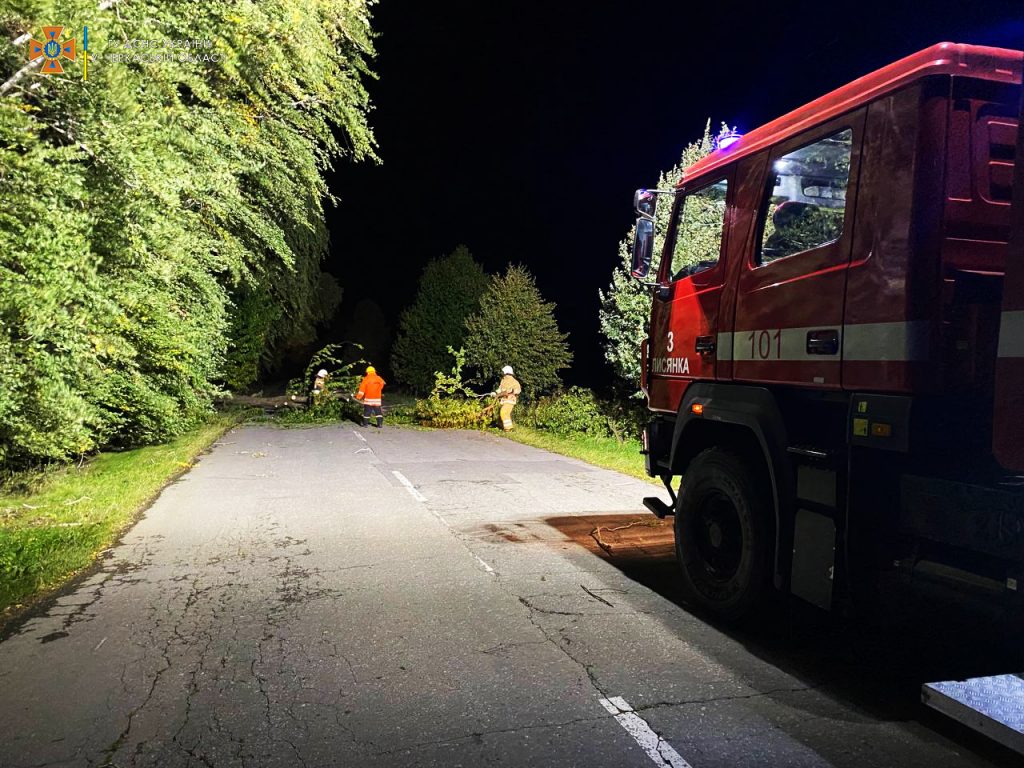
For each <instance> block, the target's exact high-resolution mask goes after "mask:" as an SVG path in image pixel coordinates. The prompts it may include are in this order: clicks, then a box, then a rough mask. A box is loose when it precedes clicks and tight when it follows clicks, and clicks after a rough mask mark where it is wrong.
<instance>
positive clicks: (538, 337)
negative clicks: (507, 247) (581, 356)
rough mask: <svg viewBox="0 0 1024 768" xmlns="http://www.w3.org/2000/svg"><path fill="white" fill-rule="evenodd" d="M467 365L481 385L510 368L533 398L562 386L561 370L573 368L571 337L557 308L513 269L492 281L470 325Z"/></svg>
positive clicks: (521, 272)
mask: <svg viewBox="0 0 1024 768" xmlns="http://www.w3.org/2000/svg"><path fill="white" fill-rule="evenodd" d="M466 329H467V330H468V331H469V334H468V335H467V337H466V362H467V363H468V364H469V365H471V366H473V367H474V368H476V369H477V372H478V375H477V380H478V381H491V380H493V379H494V377H495V376H498V375H500V371H501V369H502V367H504V366H506V365H511V366H512V367H513V368H514V369H515V372H516V377H517V378H518V379H519V380H520V381H521V382H522V384H523V388H524V391H525V392H526V393H527V394H528V395H529V396H537V395H542V394H544V393H547V392H551V391H553V390H555V389H557V388H558V387H559V386H560V385H561V379H560V378H559V371H562V370H564V369H566V368H568V367H569V366H570V365H572V352H570V351H569V344H568V341H567V340H568V338H569V336H568V334H565V333H562V332H561V331H560V330H559V329H558V323H557V322H556V321H555V305H554V304H553V303H552V302H549V301H545V300H544V298H543V297H542V296H541V294H540V291H539V290H538V289H537V285H536V283H535V282H534V279H533V275H531V274H530V273H529V272H528V271H527V270H526V269H524V268H523V267H520V266H515V265H513V266H510V267H509V268H508V270H507V271H506V272H505V274H504V275H497V276H495V277H493V278H491V282H490V285H489V286H488V288H487V292H486V293H485V294H484V295H483V298H481V299H480V310H479V311H478V312H477V313H475V314H473V315H472V316H470V317H469V319H467V320H466Z"/></svg>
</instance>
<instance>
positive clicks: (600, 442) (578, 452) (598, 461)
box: [499, 424, 657, 483]
mask: <svg viewBox="0 0 1024 768" xmlns="http://www.w3.org/2000/svg"><path fill="white" fill-rule="evenodd" d="M499 434H504V435H505V436H507V437H508V438H509V439H511V440H515V441H516V442H517V443H524V444H525V445H532V446H533V447H534V448H543V449H545V450H547V451H551V452H552V453H560V454H562V455H563V456H571V457H572V458H574V459H580V460H581V461H585V462H587V463H588V464H593V465H594V466H597V467H603V468H604V469H614V470H615V471H616V472H622V473H623V474H626V475H632V476H633V477H637V478H640V479H641V480H648V481H650V482H652V483H655V482H657V481H655V480H653V479H651V478H649V477H648V476H647V472H646V471H644V457H643V456H641V455H640V441H638V440H625V441H623V442H621V443H620V442H619V441H617V440H616V439H615V438H613V437H589V436H587V435H556V434H554V433H552V432H546V431H542V430H539V429H533V428H531V427H524V426H522V425H520V424H517V425H516V428H515V429H514V430H513V431H511V432H503V433H499Z"/></svg>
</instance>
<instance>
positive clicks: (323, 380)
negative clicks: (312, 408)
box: [310, 368, 327, 405]
mask: <svg viewBox="0 0 1024 768" xmlns="http://www.w3.org/2000/svg"><path fill="white" fill-rule="evenodd" d="M326 389H327V371H326V370H324V369H323V368H321V369H320V370H319V371H317V372H316V378H315V379H313V393H312V395H311V396H310V400H311V401H312V403H313V405H318V404H319V403H320V401H321V400H322V399H323V397H324V392H325V391H326Z"/></svg>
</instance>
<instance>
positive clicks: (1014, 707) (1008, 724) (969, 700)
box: [921, 675, 1024, 755]
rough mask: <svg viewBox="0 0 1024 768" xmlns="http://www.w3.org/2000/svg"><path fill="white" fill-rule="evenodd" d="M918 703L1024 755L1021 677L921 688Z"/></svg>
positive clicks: (938, 684)
mask: <svg viewBox="0 0 1024 768" xmlns="http://www.w3.org/2000/svg"><path fill="white" fill-rule="evenodd" d="M921 701H922V702H924V704H925V705H926V706H928V707H931V708H932V709H934V710H935V711H937V712H941V713H942V714H944V715H946V716H947V717H950V718H952V719H953V720H956V721H957V722H959V723H961V724H963V725H966V726H967V727H968V728H970V729H972V730H974V731H977V732H978V733H981V734H983V735H985V736H987V737H989V738H990V739H993V740H994V741H997V742H999V743H1000V744H1002V745H1003V746H1004V747H1008V748H1009V749H1011V750H1013V751H1014V752H1017V753H1018V754H1021V755H1024V677H1022V676H1021V675H995V676H992V677H974V678H971V679H969V680H948V681H945V682H941V683H926V684H925V685H923V686H921Z"/></svg>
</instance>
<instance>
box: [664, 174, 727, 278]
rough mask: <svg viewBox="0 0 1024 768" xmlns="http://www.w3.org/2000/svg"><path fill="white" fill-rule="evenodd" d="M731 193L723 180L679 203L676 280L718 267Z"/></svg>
mask: <svg viewBox="0 0 1024 768" xmlns="http://www.w3.org/2000/svg"><path fill="white" fill-rule="evenodd" d="M728 191H729V188H728V181H727V180H726V179H722V180H721V181H718V182H716V183H714V184H709V185H708V186H706V187H703V188H701V189H698V190H696V191H695V192H689V193H687V194H686V195H685V197H683V198H682V199H681V200H680V201H679V202H678V203H677V205H676V214H675V215H676V226H675V240H674V242H673V243H672V272H671V274H672V279H673V280H679V279H680V278H683V277H686V276H688V275H693V274H696V273H697V272H702V271H703V270H705V269H710V268H711V267H713V266H715V264H717V263H718V257H719V255H720V253H721V250H722V231H723V229H724V227H725V201H726V196H727V194H728Z"/></svg>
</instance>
